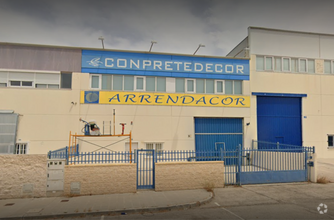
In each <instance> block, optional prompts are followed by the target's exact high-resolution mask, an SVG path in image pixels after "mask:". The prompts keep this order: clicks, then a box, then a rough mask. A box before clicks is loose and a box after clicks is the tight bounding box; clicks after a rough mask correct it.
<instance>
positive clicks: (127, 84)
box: [124, 76, 134, 91]
mask: <svg viewBox="0 0 334 220" xmlns="http://www.w3.org/2000/svg"><path fill="white" fill-rule="evenodd" d="M133 85H134V76H124V90H125V91H133Z"/></svg>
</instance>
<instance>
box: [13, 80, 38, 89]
mask: <svg viewBox="0 0 334 220" xmlns="http://www.w3.org/2000/svg"><path fill="white" fill-rule="evenodd" d="M9 82H10V86H13V87H15V86H17V87H32V84H33V82H31V81H14V80H13V81H9Z"/></svg>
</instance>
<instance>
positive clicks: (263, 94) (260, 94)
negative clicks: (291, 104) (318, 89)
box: [252, 92, 307, 97]
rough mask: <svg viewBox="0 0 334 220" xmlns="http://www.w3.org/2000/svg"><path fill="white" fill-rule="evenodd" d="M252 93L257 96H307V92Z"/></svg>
mask: <svg viewBox="0 0 334 220" xmlns="http://www.w3.org/2000/svg"><path fill="white" fill-rule="evenodd" d="M252 95H256V96H275V97H307V94H294V93H268V92H265V93H264V92H252Z"/></svg>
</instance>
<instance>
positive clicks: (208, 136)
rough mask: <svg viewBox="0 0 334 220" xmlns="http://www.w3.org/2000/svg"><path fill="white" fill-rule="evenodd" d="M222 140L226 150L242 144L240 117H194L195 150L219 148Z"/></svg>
mask: <svg viewBox="0 0 334 220" xmlns="http://www.w3.org/2000/svg"><path fill="white" fill-rule="evenodd" d="M218 142H224V143H225V149H226V150H235V149H236V147H237V146H238V145H239V144H241V146H242V144H243V129H242V118H195V145H196V151H206V150H208V151H213V150H219V148H220V147H222V146H223V145H221V144H219V145H217V148H218V149H215V148H216V145H215V143H218Z"/></svg>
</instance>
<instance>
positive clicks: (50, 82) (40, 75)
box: [0, 71, 72, 89]
mask: <svg viewBox="0 0 334 220" xmlns="http://www.w3.org/2000/svg"><path fill="white" fill-rule="evenodd" d="M71 84H72V73H59V72H29V71H22V72H18V71H16V72H14V71H0V87H24V88H44V89H59V88H60V87H61V88H71V86H72V85H71Z"/></svg>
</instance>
